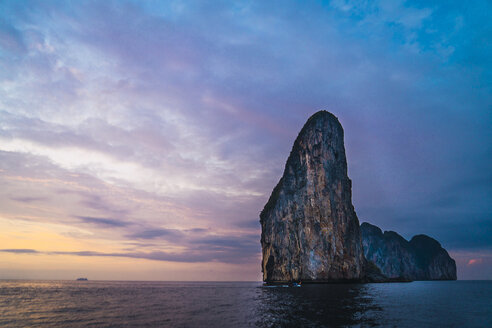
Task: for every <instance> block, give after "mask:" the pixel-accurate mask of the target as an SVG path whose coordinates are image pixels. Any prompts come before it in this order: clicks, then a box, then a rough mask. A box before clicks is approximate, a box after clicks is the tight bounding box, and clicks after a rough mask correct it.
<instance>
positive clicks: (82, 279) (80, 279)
mask: <svg viewBox="0 0 492 328" xmlns="http://www.w3.org/2000/svg"><path fill="white" fill-rule="evenodd" d="M87 280H89V279H87V278H77V281H87Z"/></svg>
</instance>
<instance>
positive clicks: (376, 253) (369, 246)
mask: <svg viewBox="0 0 492 328" xmlns="http://www.w3.org/2000/svg"><path fill="white" fill-rule="evenodd" d="M361 232H362V245H363V247H364V255H365V257H366V259H367V260H369V261H372V262H373V263H374V264H375V265H376V266H377V267H378V268H379V269H380V270H381V272H382V273H383V274H384V275H385V276H386V277H388V278H390V279H404V280H456V263H455V261H454V260H453V259H452V258H451V257H450V256H449V254H448V252H447V251H446V250H445V249H444V248H442V247H441V245H440V244H439V242H437V241H436V240H435V239H433V238H430V237H428V236H426V235H417V236H415V237H413V238H412V239H411V240H410V242H408V241H407V240H406V239H404V238H403V237H402V236H400V235H399V234H397V233H396V232H393V231H385V232H384V233H383V232H382V231H381V229H379V228H378V227H376V226H374V225H372V224H369V223H365V222H364V223H363V224H362V225H361Z"/></svg>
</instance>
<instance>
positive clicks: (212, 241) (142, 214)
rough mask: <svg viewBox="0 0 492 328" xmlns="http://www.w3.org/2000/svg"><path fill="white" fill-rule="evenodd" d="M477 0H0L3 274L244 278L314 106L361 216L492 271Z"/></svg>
mask: <svg viewBox="0 0 492 328" xmlns="http://www.w3.org/2000/svg"><path fill="white" fill-rule="evenodd" d="M490 12H492V3H490V2H488V1H466V2H463V1H449V0H447V1H401V0H376V1H358V0H356V1H344V0H335V1H241V2H239V1H238V2H234V1H210V2H204V1H196V2H195V1H49V0H48V1H17V0H15V1H14V0H4V1H1V2H0V186H1V188H0V279H11V278H17V279H75V278H77V277H88V278H89V279H93V280H96V279H110V280H111V279H117V280H233V281H239V280H261V267H260V260H261V247H260V232H261V228H260V225H259V217H258V216H259V212H260V211H261V209H262V208H263V206H264V204H265V203H266V201H267V200H268V197H269V195H270V193H271V191H272V189H273V187H274V186H275V185H276V183H277V181H278V180H279V178H280V177H281V175H282V172H283V168H284V165H285V161H286V159H287V156H288V154H289V152H290V149H291V147H292V144H293V142H294V140H295V138H296V136H297V134H298V132H299V131H300V129H301V128H302V126H303V124H304V123H305V121H306V120H307V119H308V117H309V116H311V115H312V114H313V113H315V112H316V111H318V110H321V109H325V110H328V111H330V112H332V113H334V114H335V115H336V116H337V117H338V118H339V120H340V122H341V123H342V125H343V127H344V131H345V147H346V152H347V160H348V170H349V177H350V178H351V179H352V185H353V190H352V192H353V203H354V206H355V209H356V212H357V215H358V217H359V220H360V222H370V223H372V224H376V225H378V226H379V227H381V228H382V229H383V230H394V231H397V232H398V233H400V234H401V235H402V236H404V237H405V238H407V239H409V238H411V237H412V236H413V235H415V234H422V233H423V234H427V235H429V236H431V237H434V238H436V239H437V240H438V241H439V242H440V243H441V244H442V246H443V247H445V248H446V249H447V250H448V251H449V253H450V255H451V256H452V257H453V258H454V259H455V260H456V262H457V266H458V278H459V279H492V170H491V168H492V71H491V68H492V45H491V39H492V23H491V21H490V17H489V16H490Z"/></svg>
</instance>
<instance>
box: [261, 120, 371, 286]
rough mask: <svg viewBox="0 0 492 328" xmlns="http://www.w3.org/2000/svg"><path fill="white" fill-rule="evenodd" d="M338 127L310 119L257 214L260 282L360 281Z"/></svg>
mask: <svg viewBox="0 0 492 328" xmlns="http://www.w3.org/2000/svg"><path fill="white" fill-rule="evenodd" d="M351 185H352V184H351V181H350V179H349V178H348V176H347V160H346V157H345V148H344V144H343V129H342V126H341V124H340V122H339V121H338V119H337V118H336V117H335V116H334V115H333V114H331V113H329V112H327V111H320V112H317V113H316V114H314V115H313V116H311V117H310V118H309V119H308V121H307V122H306V124H305V125H304V127H303V128H302V130H301V132H300V133H299V135H298V137H297V139H296V140H295V142H294V146H293V147H292V151H291V153H290V156H289V158H288V159H287V163H286V164H285V169H284V173H283V176H282V178H281V179H280V181H279V182H278V184H277V186H276V187H275V188H274V189H273V192H272V194H271V196H270V199H269V200H268V202H267V203H266V205H265V207H264V209H263V211H262V212H261V214H260V222H261V227H262V233H261V245H262V250H263V261H262V271H263V280H264V281H265V282H292V281H303V282H328V281H349V280H361V279H362V278H363V277H364V268H365V259H364V254H363V248H362V240H361V233H360V227H359V220H358V219H357V215H356V214H355V210H354V207H353V205H352V191H351Z"/></svg>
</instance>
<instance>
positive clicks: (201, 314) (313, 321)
mask: <svg viewBox="0 0 492 328" xmlns="http://www.w3.org/2000/svg"><path fill="white" fill-rule="evenodd" d="M378 326H383V327H492V281H435V282H431V281H427V282H411V283H389V284H326V285H305V286H302V287H300V288H296V287H264V286H262V284H261V283H258V282H122V281H20V280H17V281H15V280H0V327H221V328H224V327H378Z"/></svg>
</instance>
